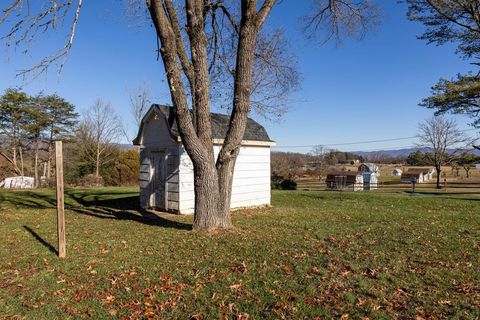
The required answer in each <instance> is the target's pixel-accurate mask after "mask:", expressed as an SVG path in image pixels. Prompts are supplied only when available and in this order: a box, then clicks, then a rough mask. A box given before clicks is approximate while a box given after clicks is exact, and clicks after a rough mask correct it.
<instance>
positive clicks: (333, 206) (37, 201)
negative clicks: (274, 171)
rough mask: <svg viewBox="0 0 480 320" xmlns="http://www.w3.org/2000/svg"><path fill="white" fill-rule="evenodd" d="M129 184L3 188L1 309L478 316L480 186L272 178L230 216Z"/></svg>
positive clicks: (138, 314) (45, 313) (25, 314)
mask: <svg viewBox="0 0 480 320" xmlns="http://www.w3.org/2000/svg"><path fill="white" fill-rule="evenodd" d="M136 204H137V189H133V188H101V189H95V190H68V191H67V203H66V208H67V211H66V221H67V224H66V230H67V258H66V259H64V260H60V259H58V258H57V257H56V255H55V252H56V233H55V230H56V227H55V209H54V208H55V203H54V193H53V192H51V191H47V190H45V191H38V192H23V191H22V192H20V191H17V192H11V191H10V192H9V191H0V319H4V318H6V319H9V318H12V319H16V318H18V319H22V318H26V319H68V318H72V319H73V318H75V319H77V318H79V319H82V318H92V319H103V318H110V317H113V318H124V319H129V318H131V319H139V318H152V319H157V318H172V319H188V318H190V317H191V318H192V319H217V318H225V319H264V318H267V319H282V318H284V319H312V318H315V317H318V318H319V319H324V318H342V319H348V318H350V319H361V318H365V319H366V318H369V319H392V318H401V319H415V318H417V317H418V318H417V319H451V318H453V319H478V318H479V317H480V312H479V310H480V266H479V260H480V253H479V252H480V198H479V197H477V196H475V195H468V194H466V195H464V196H458V195H455V197H450V196H449V195H448V194H445V195H435V196H429V195H417V196H411V195H408V194H406V193H401V192H399V193H367V192H365V193H337V192H301V191H298V192H274V193H273V207H272V208H269V209H255V210H253V209H251V210H243V211H239V212H236V213H235V214H234V216H233V222H234V224H235V226H236V228H235V230H232V231H229V232H217V233H213V234H205V233H199V232H192V231H191V223H192V217H185V216H173V215H161V216H154V215H152V214H151V213H147V212H142V211H140V210H137V207H136Z"/></svg>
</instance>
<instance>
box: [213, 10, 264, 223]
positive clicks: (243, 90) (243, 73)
mask: <svg viewBox="0 0 480 320" xmlns="http://www.w3.org/2000/svg"><path fill="white" fill-rule="evenodd" d="M242 6H246V7H244V8H242V21H241V27H240V33H239V37H238V49H237V61H236V65H237V68H236V69H235V79H236V81H235V85H234V93H233V110H232V114H231V116H230V124H229V128H228V130H227V134H226V137H225V141H224V144H223V146H222V149H221V150H220V153H219V156H218V159H217V163H216V167H217V170H218V178H219V181H218V184H219V190H220V203H219V215H221V216H225V217H228V218H227V219H230V203H231V197H232V182H233V170H234V168H235V162H236V160H237V156H238V153H239V150H240V145H241V143H242V140H243V136H244V134H245V128H246V126H247V121H248V113H249V111H250V95H251V85H252V71H253V63H254V51H255V40H256V36H257V33H258V26H257V25H256V24H255V22H256V21H255V12H256V10H255V6H254V3H250V6H251V7H248V5H247V4H242Z"/></svg>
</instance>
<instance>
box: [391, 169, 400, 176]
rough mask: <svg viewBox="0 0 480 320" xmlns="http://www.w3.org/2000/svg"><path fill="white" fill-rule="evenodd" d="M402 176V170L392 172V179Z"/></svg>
mask: <svg viewBox="0 0 480 320" xmlns="http://www.w3.org/2000/svg"><path fill="white" fill-rule="evenodd" d="M401 175H402V169H398V168H395V169H393V170H392V177H400V176H401Z"/></svg>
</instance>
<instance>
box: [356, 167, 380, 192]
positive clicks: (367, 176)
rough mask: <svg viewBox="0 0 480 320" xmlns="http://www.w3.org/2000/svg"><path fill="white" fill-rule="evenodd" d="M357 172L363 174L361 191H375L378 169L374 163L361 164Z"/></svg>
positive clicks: (378, 174)
mask: <svg viewBox="0 0 480 320" xmlns="http://www.w3.org/2000/svg"><path fill="white" fill-rule="evenodd" d="M358 172H361V173H362V174H363V189H364V190H375V189H377V186H378V176H380V168H379V167H378V166H377V165H376V164H374V163H362V164H361V165H360V166H359V167H358Z"/></svg>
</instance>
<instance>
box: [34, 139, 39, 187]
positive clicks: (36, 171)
mask: <svg viewBox="0 0 480 320" xmlns="http://www.w3.org/2000/svg"><path fill="white" fill-rule="evenodd" d="M33 166H34V168H33V171H34V177H35V188H38V187H40V181H39V180H40V179H39V175H38V141H35V160H34V165H33Z"/></svg>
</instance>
